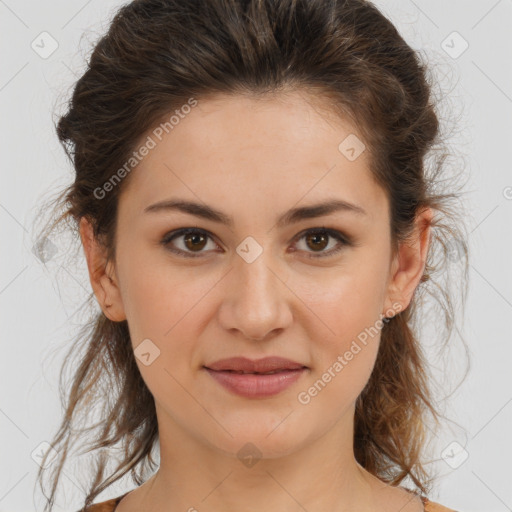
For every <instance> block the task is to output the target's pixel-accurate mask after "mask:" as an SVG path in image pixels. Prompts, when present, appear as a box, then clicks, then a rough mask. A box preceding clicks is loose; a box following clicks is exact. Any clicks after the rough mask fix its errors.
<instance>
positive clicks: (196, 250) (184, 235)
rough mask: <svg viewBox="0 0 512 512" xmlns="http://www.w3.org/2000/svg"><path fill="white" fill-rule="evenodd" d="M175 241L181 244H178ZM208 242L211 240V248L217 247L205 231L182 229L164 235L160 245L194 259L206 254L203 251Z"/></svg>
mask: <svg viewBox="0 0 512 512" xmlns="http://www.w3.org/2000/svg"><path fill="white" fill-rule="evenodd" d="M175 240H176V241H180V242H181V243H180V244H178V243H176V242H175ZM208 240H212V243H213V246H214V247H213V248H216V247H218V246H217V244H215V243H214V242H213V238H212V236H211V235H210V234H209V233H207V232H206V231H203V230H201V229H193V228H183V229H179V230H177V231H173V232H171V233H168V234H167V235H165V236H164V238H163V239H162V242H161V243H162V245H163V246H164V247H166V248H167V249H168V250H169V251H171V252H174V253H176V254H180V255H184V256H188V257H191V258H195V257H199V256H202V255H203V253H206V252H208V251H207V250H203V249H205V247H206V246H207V245H208Z"/></svg>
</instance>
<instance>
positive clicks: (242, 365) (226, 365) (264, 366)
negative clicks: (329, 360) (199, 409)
mask: <svg viewBox="0 0 512 512" xmlns="http://www.w3.org/2000/svg"><path fill="white" fill-rule="evenodd" d="M205 367H206V368H209V369H210V370H215V371H223V370H233V371H243V372H247V373H265V372H272V371H278V370H298V369H301V368H306V366H304V365H303V364H301V363H297V362H295V361H291V360H290V359H285V358H283V357H276V356H272V357H264V358H262V359H256V360H254V359H247V358H246V357H230V358H228V359H221V360H219V361H215V362H214V363H211V364H208V365H205Z"/></svg>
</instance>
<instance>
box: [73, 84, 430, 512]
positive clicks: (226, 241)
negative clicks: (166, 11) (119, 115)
mask: <svg viewBox="0 0 512 512" xmlns="http://www.w3.org/2000/svg"><path fill="white" fill-rule="evenodd" d="M318 105H319V104H318V100H317V99H316V98H312V97H310V96H307V95H306V94H305V93H298V92H293V93H290V94H288V95H286V96H285V95H280V96H278V97H273V98H271V99H270V98H269V99H265V100H261V99H260V100H256V99H249V98H247V97H240V96H235V97H233V96H231V97H228V96H219V97H216V98H215V99H208V100H204V101H199V104H198V105H197V106H196V107H195V108H194V109H192V111H191V112H190V113H189V114H187V116H186V117H185V118H184V119H182V120H181V121H180V122H179V124H178V125H176V126H175V127H174V129H173V130H172V131H170V132H169V133H168V134H165V135H164V137H163V138H162V141H160V142H158V144H157V145H156V147H155V148H153V149H151V151H150V152H149V154H148V155H147V156H146V157H144V159H143V160H142V161H141V162H140V164H139V165H138V167H137V168H136V169H134V170H133V171H132V174H131V175H130V177H129V182H128V183H127V184H126V185H127V187H126V188H125V189H124V190H123V192H122V194H121V197H120V204H119V211H118V231H117V234H116V244H117V258H116V261H115V262H110V263H109V264H108V265H105V259H104V257H105V253H104V250H103V249H102V247H101V246H99V245H98V244H97V243H96V241H95V240H94V239H93V238H92V232H91V228H90V225H89V224H88V223H87V222H86V221H85V219H84V220H82V222H81V228H80V231H81V237H82V242H83V245H84V250H85V255H86V258H87V263H88V268H89V274H90V279H91V284H92V286H93V289H94V292H95V295H96V297H97V300H98V302H99V303H100V305H101V307H102V309H103V311H104V313H105V315H107V316H108V317H109V318H110V319H111V320H114V321H121V320H125V319H126V320H127V321H128V325H129V329H130V335H131V339H132V345H133V348H134V349H136V348H137V346H138V345H139V344H140V343H141V342H142V341H143V340H145V339H150V340H151V343H153V345H154V346H156V347H158V349H159V350H160V354H159V356H158V357H156V359H154V361H153V362H152V363H151V364H149V365H147V366H146V365H145V364H142V362H141V361H140V360H139V359H138V358H136V360H137V364H138V367H139V370H140V372H141V375H142V377H143V379H144V381H145V383H146V384H147V386H148V388H149V390H150V391H151V393H152V394H153V396H154V399H155V404H156V410H157V418H158V429H159V434H160V462H161V463H160V468H159V470H158V472H157V473H156V474H155V475H154V476H153V477H152V478H151V479H149V480H148V481H147V482H146V483H145V484H143V485H142V486H140V487H139V488H137V489H135V490H133V491H132V492H131V493H129V494H128V495H127V496H126V497H125V498H124V499H123V500H122V501H121V502H120V504H119V505H118V508H117V509H116V512H135V511H137V512H149V511H151V512H174V511H190V512H192V511H194V510H199V511H208V512H235V511H236V512H249V511H251V512H252V511H254V510H270V509H271V510H277V511H279V512H299V511H300V512H303V511H304V510H307V511H308V512H324V511H325V510H332V511H336V512H348V511H354V510H357V511H358V512H399V511H400V512H420V511H422V510H423V505H422V503H421V501H420V499H419V498H418V497H417V496H414V495H412V494H411V493H409V492H407V491H406V490H405V489H403V488H399V487H393V486H390V485H387V484H385V483H384V482H382V481H380V480H379V479H378V478H376V477H374V476H372V475H371V474H370V473H368V472H367V471H366V470H364V469H363V468H362V467H361V466H360V465H359V464H358V463H357V462H356V460H355V457H354V451H353V422H354V405H355V401H356V399H357V397H358V396H359V394H360V393H361V391H362V390H363V388H364V386H365V384H366V383H367V381H368V379H369V377H370V374H371V372H372V369H373V367H374V363H375V359H376V356H377V351H378V346H379V342H380V330H379V332H378V334H377V335H375V336H373V337H371V338H369V339H368V342H367V344H366V345H361V346H362V349H361V350H360V351H359V352H358V353H357V355H354V357H353V358H351V360H350V361H348V363H347V364H346V366H344V368H343V370H342V371H340V372H339V373H337V374H336V376H335V377H334V378H332V379H331V380H330V382H329V383H328V384H327V385H326V386H325V387H324V388H323V389H322V390H321V392H319V393H318V394H317V395H316V396H313V397H311V400H310V401H309V402H308V403H307V404H305V403H301V402H300V401H299V400H298V396H299V393H301V392H303V393H304V392H305V391H307V390H308V389H309V388H310V387H311V386H313V384H314V383H315V382H316V381H318V380H319V379H321V378H322V375H323V374H324V372H326V371H327V369H328V368H329V367H332V365H333V363H334V362H335V361H336V360H337V358H338V356H340V355H343V354H345V353H346V352H347V351H349V350H350V347H351V343H352V342H353V341H354V340H356V339H357V337H358V335H359V334H360V333H362V332H363V331H364V330H365V329H368V328H370V327H372V326H375V325H378V321H379V320H380V319H382V317H383V316H392V314H390V312H395V313H398V312H399V311H400V310H403V309H405V308H406V307H407V306H408V305H409V303H410V301H411V298H412V295H413V293H414V290H415V288H416V287H417V285H418V283H419V280H420V278H421V276H422V273H423V270H424V266H425V257H426V254H427V249H428V244H429V237H430V228H429V222H430V220H431V218H432V211H431V210H426V211H424V212H422V214H421V215H419V216H418V219H417V229H416V235H415V239H414V243H411V244H403V245H402V246H401V247H400V251H399V253H398V255H397V257H395V258H393V257H392V253H391V236H390V229H389V214H388V202H387V197H386V195H385V192H384V191H383V190H382V189H381V188H380V187H379V186H378V185H377V184H376V183H375V181H374V180H373V179H372V177H371V174H370V171H369V168H368V165H369V155H368V153H367V152H363V153H362V154H361V155H360V156H359V157H358V158H356V159H355V160H354V161H350V160H349V159H347V158H346V156H345V155H344V154H342V153H341V152H340V151H339V150H338V146H339V144H340V143H341V142H342V141H343V140H344V139H345V138H346V137H347V136H348V135H350V134H356V135H357V132H356V130H355V129H354V127H353V126H351V125H350V123H348V122H347V121H346V120H342V119H339V118H335V117H334V116H331V115H328V114H327V113H326V112H325V111H323V110H322V109H320V108H318ZM146 136H147V134H146ZM146 136H144V137H143V138H142V139H141V140H145V139H146ZM170 198H173V199H175V198H179V199H184V200H188V201H194V202H198V203H201V204H207V205H210V206H212V207H213V208H215V209H218V210H221V211H222V212H224V213H225V214H226V215H228V216H231V217H232V218H233V225H232V226H231V227H229V226H227V225H223V224H220V223H218V222H215V221H213V220H207V219H203V218H198V217H196V216H193V215H192V214H190V213H183V212H179V211H174V210H173V211H170V210H167V211H158V212H149V213H148V212H144V209H145V208H146V207H147V206H149V205H151V204H154V203H156V202H159V201H163V200H167V199H170ZM333 198H334V199H342V200H345V201H348V202H350V203H353V204H356V205H358V206H359V207H360V208H362V209H364V211H365V213H364V214H357V213H354V212H350V211H337V212H334V213H330V214H328V215H324V216H321V217H318V218H310V219H306V220H300V221H299V222H297V223H295V224H289V225H285V226H277V224H276V219H277V218H278V217H279V216H280V215H281V214H283V212H285V211H287V210H289V209H291V208H296V207H302V206H306V205H311V204H315V203H320V202H323V201H326V200H327V199H333ZM322 227H326V228H329V229H333V230H336V231H339V232H341V233H343V234H346V235H348V236H349V237H351V238H352V240H353V241H354V242H355V243H354V244H353V245H345V246H343V247H342V248H341V251H340V252H338V253H336V254H333V253H332V250H333V249H335V248H336V247H337V246H338V245H339V242H337V241H336V239H334V238H332V237H329V238H327V244H325V246H324V248H323V249H320V250H318V248H316V247H317V246H315V242H314V241H313V243H311V240H310V241H309V242H308V237H307V236H306V235H307V233H304V231H306V230H310V229H313V228H322ZM179 228H196V229H201V230H203V231H206V232H207V236H206V240H205V241H204V242H203V243H202V244H200V245H197V244H198V242H197V241H196V242H194V241H190V240H189V241H188V243H187V240H186V236H183V235H181V236H179V237H178V238H175V239H174V240H173V241H172V242H168V244H167V247H166V246H164V245H163V244H162V239H163V238H164V236H165V235H166V234H167V233H169V232H171V231H174V230H177V229H179ZM297 235H299V236H297ZM249 236H250V237H252V238H253V239H254V240H255V241H256V242H257V244H259V246H260V247H261V248H262V250H263V252H262V253H261V254H260V255H259V256H258V257H257V258H256V259H255V260H254V261H252V262H251V263H248V262H247V261H246V260H245V259H243V258H242V257H241V256H240V255H239V254H238V253H237V252H236V249H237V247H238V246H239V245H240V244H241V243H242V242H243V241H244V240H245V239H246V237H249ZM316 243H318V242H316ZM194 244H195V245H194ZM169 247H173V248H175V249H180V250H181V251H184V252H185V253H187V254H190V253H193V254H196V255H197V256H196V257H186V255H185V256H184V255H179V254H176V253H173V252H171V250H170V249H169ZM319 253H320V254H322V253H323V254H324V255H326V254H328V253H331V254H329V255H326V256H322V257H316V258H314V257H308V256H310V255H315V254H319ZM397 305H398V306H397ZM107 306H108V307H107ZM397 308H398V309H397ZM239 355H240V356H245V357H248V358H253V359H259V358H261V357H264V356H268V355H278V356H282V357H287V358H289V359H292V360H294V361H297V362H300V363H302V364H304V365H305V366H307V367H308V371H307V372H306V373H305V374H304V375H303V376H301V378H300V380H299V381H297V382H296V383H294V384H293V385H292V386H291V387H290V388H288V389H286V390H285V391H283V392H281V393H279V394H277V395H274V396H272V397H268V398H265V399H250V398H245V397H240V396H236V395H234V394H232V393H230V392H229V391H227V390H226V389H224V388H223V387H222V386H220V385H219V384H218V383H217V382H216V381H214V380H213V379H212V378H211V376H210V375H209V374H208V373H207V372H206V371H205V370H204V368H203V366H204V365H206V364H207V363H211V362H213V361H216V360H218V359H221V358H225V357H231V356H239ZM247 443H252V444H253V445H255V446H256V447H257V448H258V450H259V453H260V454H261V455H260V457H261V458H259V460H258V461H257V463H256V464H255V465H253V466H251V467H247V466H246V465H245V464H243V463H242V462H241V460H240V459H239V458H238V456H237V453H238V451H239V450H240V449H241V448H242V447H244V446H245V445H247Z"/></svg>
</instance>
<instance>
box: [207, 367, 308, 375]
mask: <svg viewBox="0 0 512 512" xmlns="http://www.w3.org/2000/svg"><path fill="white" fill-rule="evenodd" d="M203 368H206V369H207V370H210V371H212V372H224V373H234V374H236V375H274V374H276V373H289V372H296V371H298V370H305V369H307V366H302V367H300V368H295V369H291V368H282V369H279V370H272V371H270V372H248V371H243V370H213V369H212V368H208V366H203Z"/></svg>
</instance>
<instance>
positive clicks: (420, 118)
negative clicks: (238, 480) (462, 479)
mask: <svg viewBox="0 0 512 512" xmlns="http://www.w3.org/2000/svg"><path fill="white" fill-rule="evenodd" d="M432 82H433V81H432V80H431V77H430V76H429V69H428V67H427V65H426V64H424V63H423V62H422V60H421V58H420V54H419V53H417V52H415V51H413V50H412V49H411V48H410V47H409V46H408V45H407V44H406V42H405V41H404V40H403V38H402V37H401V36H400V35H399V33H398V31H397V30H396V28H395V27H394V26H393V24H392V23H391V22H390V21H389V20H388V19H387V18H386V17H385V16H384V15H383V14H382V13H381V12H380V11H379V10H378V9H377V8H376V7H375V6H374V5H373V4H371V3H370V2H368V1H364V0H332V1H329V2H326V1H325V0H279V1H277V0H274V1H270V0H196V1H186V2H184V1H182V0H135V1H133V2H131V3H129V4H127V5H125V6H123V7H121V8H120V9H119V11H118V12H117V13H116V14H115V16H114V18H113V20H112V22H111V24H110V27H109V29H108V32H107V33H106V35H104V36H103V37H101V38H100V39H99V41H98V42H97V44H96V45H95V48H94V51H93V52H92V55H91V56H90V60H89V62H88V67H87V69H86V71H85V72H84V73H83V75H82V76H81V77H80V79H79V80H78V81H77V82H76V85H75V87H74V90H73V94H72V97H71V100H70V102H69V105H68V110H67V112H66V113H65V115H62V116H61V117H60V118H59V120H58V125H57V127H56V129H57V133H58V137H59V139H60V141H61V143H62V144H63V146H64V148H65V150H66V153H67V155H68V156H69V158H70V160H71V161H72V163H73V165H74V170H75V172H76V175H75V179H74V182H73V183H72V184H71V185H70V186H69V187H67V188H66V189H65V190H64V191H63V192H62V193H61V194H59V197H58V198H57V202H58V203H59V205H60V206H64V208H65V210H64V212H63V213H62V214H61V215H58V216H57V217H56V218H55V219H54V220H53V221H52V222H49V223H48V224H47V226H48V227H47V229H46V230H44V232H42V233H41V234H40V239H44V240H46V239H47V237H48V236H49V233H51V232H52V231H53V229H54V228H55V227H56V226H58V225H60V224H61V223H62V222H63V221H71V228H72V230H73V232H74V233H75V235H76V234H77V233H78V225H79V221H80V219H81V218H82V217H83V216H85V217H86V218H87V219H88V220H89V221H90V222H91V223H92V225H93V228H94V234H95V236H96V237H97V238H98V240H101V242H102V243H103V244H104V246H105V248H106V250H107V251H108V257H109V259H115V246H114V243H113V242H114V234H115V229H116V213H117V204H118V197H119V193H120V191H121V190H122V189H123V187H124V186H125V185H126V181H127V180H129V178H130V176H129V175H128V176H127V177H126V178H125V179H124V180H122V181H121V182H120V183H119V184H118V185H117V186H114V187H112V189H111V190H110V191H109V192H108V194H106V195H105V197H103V198H102V199H101V200H100V199H98V198H97V197H96V195H95V193H94V191H95V190H97V189H98V187H102V186H103V184H105V183H106V182H107V181H109V180H110V179H111V178H112V176H113V175H114V174H115V172H116V171H117V170H118V169H120V168H121V166H123V164H124V163H125V162H126V161H127V160H128V159H129V158H130V155H131V154H132V152H133V151H134V149H136V148H137V144H138V143H139V142H140V139H141V137H142V136H143V134H146V133H147V131H148V130H149V129H151V128H153V127H154V126H156V125H157V123H159V122H160V121H161V120H162V119H164V118H165V117H169V113H170V112H173V111H175V109H177V108H179V107H180V106H182V105H184V104H187V103H188V102H189V100H190V98H196V99H197V100H198V101H201V100H203V99H205V98H207V97H209V96H211V95H215V94H218V93H223V94H246V95H251V96H252V97H258V96H259V97H263V96H265V95H267V94H275V93H279V92H287V91H291V90H304V91H311V92H314V94H315V95H316V96H318V97H319V98H323V99H325V100H326V101H327V102H328V104H329V105H330V106H331V108H332V111H333V112H336V113H338V114H339V115H340V116H347V117H348V118H349V119H350V121H351V122H352V123H353V124H354V125H355V126H356V127H357V129H358V130H359V132H360V134H361V136H362V139H363V140H364V143H365V145H366V147H367V150H368V151H369V154H370V155H371V171H372V173H373V175H374V177H375V179H376V180H377V182H378V183H379V184H380V185H381V186H382V188H383V189H384V190H385V192H386V194H387V196H388V198H389V202H390V216H391V233H392V241H393V244H394V247H395V248H397V247H398V244H399V243H400V242H403V241H407V240H408V237H409V236H410V235H411V233H412V229H413V225H414V220H415V218H416V215H417V214H418V212H419V211H420V210H422V209H423V208H426V207H430V208H433V209H434V211H435V216H434V219H433V221H432V227H433V230H432V239H431V246H430V249H429V253H428V257H427V264H426V268H425V272H424V275H423V277H422V279H421V282H420V284H419V285H418V287H417V289H416V291H415V294H414V297H413V300H412V302H411V304H410V305H409V307H408V308H406V309H405V310H404V311H402V312H400V313H399V314H397V315H396V316H395V317H393V318H391V319H390V320H389V321H388V322H386V324H385V325H384V327H383V329H382V334H381V345H380V349H379V353H378V356H377V360H376V364H375V368H374V371H373V373H372V375H371V377H370V379H369V382H368V383H367V385H366V387H365V388H364V390H363V392H362V393H361V395H360V396H359V398H358V400H357V403H356V413H355V437H354V450H355V456H356V459H357V461H358V462H359V463H360V464H361V465H362V466H363V467H364V468H365V469H366V470H367V471H369V472H370V473H372V474H374V475H375V476H377V477H378V478H380V479H382V480H384V481H386V482H388V483H391V484H392V485H397V484H399V483H400V482H402V481H403V480H404V479H405V478H406V477H409V478H410V479H411V480H412V482H413V483H414V484H415V485H416V486H417V487H418V488H419V489H420V490H421V491H422V493H425V492H426V491H427V490H428V488H429V485H430V481H429V480H428V472H427V470H426V467H425V464H424V461H423V455H422V452H423V449H424V447H425V440H426V428H427V425H428V423H427V420H428V418H427V413H428V414H430V415H431V417H432V418H434V419H435V421H436V424H437V425H438V424H439V421H438V420H439V417H440V412H439V410H438V405H439V404H434V403H433V396H432V394H431V393H432V386H431V385H430V383H431V380H432V378H431V376H430V375H429V371H428V366H427V364H426V360H425V356H424V353H423V351H422V347H421V346H420V344H419V341H418V331H419V325H417V324H416V323H415V322H416V321H418V320H420V319H423V318H424V315H422V316H421V317H417V315H418V311H419V305H420V304H423V303H424V299H425V295H430V296H431V297H432V298H433V299H434V304H437V305H438V306H440V309H438V310H436V309H435V308H434V309H433V312H434V315H435V316H434V318H435V321H436V326H437V327H439V326H442V327H444V331H443V332H444V333H445V337H444V339H445V343H444V345H447V342H448V340H449V338H450V335H451V332H452V329H453V326H454V317H455V309H454V302H453V298H452V294H451V292H450V282H451V281H450V279H449V278H450V276H453V273H454V272H455V270H456V268H455V267H457V268H460V269H461V271H462V277H461V278H458V279H457V283H456V284H457V287H458V289H459V290H460V291H461V292H462V303H464V300H465V295H466V291H465V290H466V288H467V284H466V282H467V268H468V247H467V243H466V238H467V236H466V235H465V233H464V224H463V222H461V220H462V214H461V207H460V205H459V204H458V201H457V205H456V203H454V202H453V201H454V200H457V199H459V197H460V194H459V193H457V192H456V191H455V189H454V183H455V181H454V180H452V182H451V183H450V180H448V178H447V177H446V176H445V175H442V172H443V171H444V170H445V169H447V168H448V165H447V164H448V162H449V160H448V157H449V156H450V153H449V152H447V150H446V147H447V146H446V143H445V141H444V140H443V138H442V137H441V129H440V122H439V115H438V113H436V105H435V103H434V98H433V84H432ZM427 156H431V160H430V162H429V165H427ZM443 185H444V186H446V187H449V188H448V193H441V189H442V186H443ZM455 205H456V206H455ZM459 214H460V218H458V215H459ZM77 238H78V237H77ZM454 251H456V253H457V257H456V258H454V257H452V256H453V253H454ZM459 264H460V265H459ZM464 285H465V286H464ZM92 299H93V294H92V293H91V295H90V296H89V300H92ZM440 315H443V319H442V321H439V316H440ZM437 334H439V337H440V338H443V336H442V332H439V333H437ZM79 339H80V340H81V343H82V344H81V347H82V348H83V353H82V354H80V355H79V346H78V342H77V343H74V344H73V346H72V347H71V349H70V351H69V353H68V354H67V356H66V358H65V361H64V365H63V368H62V371H61V379H62V377H63V375H64V368H65V366H66V364H68V363H69V358H70V356H71V355H74V356H75V357H77V358H78V362H77V363H75V364H76V365H77V366H76V369H74V370H73V376H72V382H71V385H70V386H67V385H66V387H64V386H62V385H61V396H62V395H63V394H64V389H66V390H67V391H66V403H65V413H64V417H63V420H62V423H61V425H60V428H59V431H58V433H57V434H56V436H55V438H54V440H53V442H52V443H51V444H52V446H53V447H54V449H56V450H57V451H58V456H57V460H58V464H56V463H52V465H51V466H50V467H49V469H52V468H53V469H54V473H53V474H52V490H51V494H50V496H49V497H48V496H46V494H45V493H44V491H43V493H44V494H45V496H46V499H47V504H46V508H45V511H47V510H48V511H50V510H52V507H53V502H54V496H55V492H56V488H57V485H58V482H59V478H60V476H61V471H62V468H63V465H64V463H65V462H66V459H67V457H68V452H69V446H70V445H72V444H73V443H76V442H77V441H78V440H79V439H81V436H83V435H84V434H86V433H87V432H89V431H93V433H94V434H93V435H94V437H93V442H92V443H91V444H90V445H89V448H88V449H87V450H86V451H85V453H90V452H94V451H96V453H97V455H96V457H95V459H94V460H95V462H96V467H95V468H94V478H93V479H92V482H90V484H91V485H90V488H89V489H88V491H87V495H86V500H85V504H84V509H85V507H87V506H88V505H89V504H91V503H92V501H93V500H94V498H95V497H96V496H97V495H98V494H99V493H101V492H102V491H103V490H105V489H106V488H107V487H108V486H110V485H111V484H112V483H113V482H115V481H117V480H118V479H120V478H121V477H123V476H124V475H125V474H127V473H128V471H130V472H131V475H132V478H133V480H134V482H135V483H136V484H137V485H140V484H141V483H143V481H144V480H145V478H144V477H143V474H144V473H143V471H144V468H145V465H146V464H148V465H149V467H150V468H151V469H153V468H154V464H155V462H154V460H153V458H152V450H153V448H154V447H155V446H156V444H157V443H156V441H157V437H158V428H157V419H156V414H155V405H154V400H153V397H152V395H151V393H150V391H149V390H148V388H147V387H146V385H145V383H144V381H143V379H142V377H141V375H140V373H139V371H138V368H137V365H136V362H135V358H134V354H133V350H132V347H131V342H130V336H129V331H128V326H127V322H126V321H122V322H112V321H111V320H109V319H108V318H107V317H106V316H105V315H104V314H103V313H102V312H96V313H95V315H94V318H93V319H92V321H91V322H90V323H88V324H87V325H84V327H83V329H82V331H81V333H80V336H79ZM94 407H99V409H98V413H99V418H100V419H99V423H97V424H94V425H90V426H88V427H87V428H85V426H86V425H88V422H87V413H88V412H90V411H91V410H92V409H93V408H94ZM80 422H83V423H82V424H81V423H80ZM79 426H80V427H83V428H78V427H79ZM118 443H122V446H123V456H122V457H121V460H120V461H119V464H118V465H117V467H116V468H115V471H113V472H111V473H110V474H109V475H108V477H107V478H105V475H104V473H105V468H106V462H107V460H109V459H111V458H112V455H113V449H114V447H115V446H116V445H117V444H118ZM45 460H46V456H45V459H43V465H44V463H45ZM141 466H142V467H141ZM42 468H43V466H41V469H40V470H39V474H38V480H40V481H42V480H41V479H42V474H43V473H44V472H43V469H42Z"/></svg>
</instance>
